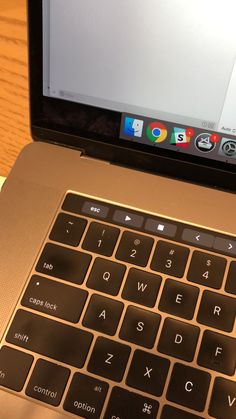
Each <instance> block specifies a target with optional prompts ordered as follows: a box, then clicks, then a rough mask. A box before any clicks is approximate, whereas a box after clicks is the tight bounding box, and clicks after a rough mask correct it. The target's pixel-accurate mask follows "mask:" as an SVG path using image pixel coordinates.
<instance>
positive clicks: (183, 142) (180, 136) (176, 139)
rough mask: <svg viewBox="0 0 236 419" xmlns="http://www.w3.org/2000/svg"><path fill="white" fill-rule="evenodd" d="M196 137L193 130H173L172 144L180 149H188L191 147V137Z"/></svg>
mask: <svg viewBox="0 0 236 419" xmlns="http://www.w3.org/2000/svg"><path fill="white" fill-rule="evenodd" d="M193 136H194V130H193V129H192V128H187V129H185V128H176V127H174V128H173V131H172V134H171V139H170V144H172V145H176V146H178V147H183V148H187V147H188V146H189V143H190V140H191V137H193Z"/></svg>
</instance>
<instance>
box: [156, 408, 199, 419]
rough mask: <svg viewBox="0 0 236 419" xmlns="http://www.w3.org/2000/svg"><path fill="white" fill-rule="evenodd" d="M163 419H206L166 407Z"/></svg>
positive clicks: (163, 411)
mask: <svg viewBox="0 0 236 419" xmlns="http://www.w3.org/2000/svg"><path fill="white" fill-rule="evenodd" d="M161 419H204V418H203V417H202V416H196V415H193V414H192V413H189V412H186V411H183V410H180V409H176V408H175V407H173V406H168V405H166V406H164V408H163V410H162V414H161Z"/></svg>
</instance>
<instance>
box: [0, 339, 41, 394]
mask: <svg viewBox="0 0 236 419" xmlns="http://www.w3.org/2000/svg"><path fill="white" fill-rule="evenodd" d="M33 360H34V358H33V357H32V356H31V355H29V354H25V353H23V352H20V351H18V350H16V349H13V348H9V347H8V346H3V347H2V348H1V349H0V388H1V386H3V387H7V388H10V389H11V390H14V391H21V390H22V388H23V386H24V384H25V381H26V378H27V376H28V373H29V370H30V367H31V365H32V363H33Z"/></svg>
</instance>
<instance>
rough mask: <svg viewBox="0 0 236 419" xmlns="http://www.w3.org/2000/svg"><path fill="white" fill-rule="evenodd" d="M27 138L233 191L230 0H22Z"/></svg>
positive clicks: (235, 56) (234, 53)
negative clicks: (26, 64) (28, 117)
mask: <svg viewBox="0 0 236 419" xmlns="http://www.w3.org/2000/svg"><path fill="white" fill-rule="evenodd" d="M28 8H29V41H30V42H29V44H30V97H31V127H32V136H33V138H34V139H35V140H40V141H47V142H54V143H57V144H61V145H64V146H67V147H74V148H77V149H79V150H82V152H83V153H84V154H86V155H88V156H91V157H95V158H99V159H103V160H109V161H111V162H113V163H114V164H119V165H124V166H129V167H133V168H136V169H139V170H146V171H150V172H155V173H158V174H161V175H167V176H171V177H176V178H182V179H185V180H188V181H192V182H196V183H201V184H204V185H212V186H214V187H218V188H224V189H229V190H233V191H235V189H236V112H235V109H236V64H235V62H236V26H235V22H234V19H235V18H234V16H235V12H236V5H235V1H234V0H224V1H223V0H192V1H191V2H189V1H188V0H179V1H176V0H149V1H148V2H145V1H143V0H135V1H132V0H119V1H118V0H99V1H93V0H66V1H65V0H37V1H35V0H29V1H28Z"/></svg>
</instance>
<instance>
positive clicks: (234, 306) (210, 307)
mask: <svg viewBox="0 0 236 419" xmlns="http://www.w3.org/2000/svg"><path fill="white" fill-rule="evenodd" d="M235 316H236V299H235V298H231V297H226V296H225V295H221V294H217V293H216V292H212V291H204V293H203V296H202V300H201V304H200V308H199V312H198V316H197V320H198V322H199V323H202V324H206V325H207V326H211V327H215V328H216V329H220V330H224V331H225V332H231V331H232V330H233V327H234V321H235Z"/></svg>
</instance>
